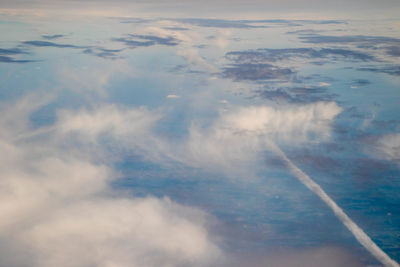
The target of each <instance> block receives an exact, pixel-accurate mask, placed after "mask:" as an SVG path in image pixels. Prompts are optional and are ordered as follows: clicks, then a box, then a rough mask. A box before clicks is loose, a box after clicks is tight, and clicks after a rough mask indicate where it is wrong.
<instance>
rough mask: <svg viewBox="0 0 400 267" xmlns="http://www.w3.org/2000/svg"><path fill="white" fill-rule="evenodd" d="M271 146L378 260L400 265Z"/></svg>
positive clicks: (385, 264) (396, 265)
mask: <svg viewBox="0 0 400 267" xmlns="http://www.w3.org/2000/svg"><path fill="white" fill-rule="evenodd" d="M270 145H271V148H272V149H273V151H274V152H275V153H277V154H278V155H279V156H280V157H281V159H282V160H283V161H284V162H285V163H286V165H287V166H288V167H289V169H290V171H291V172H292V173H293V174H294V175H295V176H296V177H297V179H299V180H300V182H301V183H303V184H304V185H305V186H306V187H307V188H308V189H310V190H311V191H312V192H314V193H315V194H316V195H317V196H318V197H319V198H320V199H321V200H322V201H324V202H325V203H326V204H327V205H328V206H329V207H330V208H331V209H332V211H333V213H334V214H335V215H336V217H337V218H338V219H339V220H340V221H341V222H342V223H343V224H344V225H345V226H346V227H347V229H349V230H350V232H351V233H352V234H353V235H354V237H355V238H356V239H357V240H358V242H360V244H361V245H362V246H363V247H364V248H365V249H366V250H368V252H369V253H371V254H372V255H373V256H374V257H375V258H376V259H377V260H378V261H380V262H381V263H382V264H383V265H384V266H387V267H400V265H399V264H398V263H397V262H396V261H394V260H392V259H391V258H390V257H389V256H388V255H387V254H386V253H385V252H384V251H383V250H382V249H380V248H379V247H378V246H377V245H376V244H375V243H374V241H372V240H371V238H370V237H369V236H368V235H367V234H366V233H365V232H364V231H363V230H362V229H361V228H360V227H359V226H358V225H357V224H356V223H355V222H354V221H353V220H352V219H350V218H349V216H347V215H346V213H344V211H343V210H342V209H341V208H340V207H339V206H338V205H337V204H336V203H335V202H334V201H333V200H332V199H331V198H330V197H329V196H328V195H327V194H326V193H325V191H324V190H323V189H322V188H321V187H320V186H319V185H318V184H317V183H315V182H314V181H313V180H312V179H311V178H310V177H309V176H308V175H307V174H305V173H304V172H303V171H302V170H300V169H299V168H298V167H297V166H296V165H294V164H293V162H292V161H291V160H290V159H289V158H288V157H287V156H286V154H285V153H284V152H283V151H282V150H281V149H280V148H279V147H278V146H277V145H275V144H273V143H272V142H271V143H270Z"/></svg>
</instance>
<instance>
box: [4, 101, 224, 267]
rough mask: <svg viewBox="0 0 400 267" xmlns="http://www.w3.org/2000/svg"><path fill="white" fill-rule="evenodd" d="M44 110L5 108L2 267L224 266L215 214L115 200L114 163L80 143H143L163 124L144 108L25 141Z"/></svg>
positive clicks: (67, 115)
mask: <svg viewBox="0 0 400 267" xmlns="http://www.w3.org/2000/svg"><path fill="white" fill-rule="evenodd" d="M24 104H25V105H24ZM38 106H40V105H39V104H32V102H30V101H29V99H28V100H27V99H25V100H22V101H20V102H19V103H17V104H16V105H15V107H11V106H10V107H3V108H2V109H1V111H2V114H3V116H2V120H1V121H0V126H1V127H0V129H1V131H0V148H1V151H2V153H1V154H0V160H1V163H2V164H0V173H1V175H2V178H1V180H0V215H1V218H2V219H1V220H0V244H1V245H0V266H33V267H35V266H40V267H50V266H51V267H52V266H60V267H64V266H65V267H75V266H76V267H81V266H82V267H84V266H104V267H111V266H118V267H125V266H126V267H128V266H129V267H131V266H182V265H185V266H187V265H190V266H208V265H212V264H211V262H215V260H216V259H218V258H219V256H220V255H221V254H220V253H221V252H220V249H219V248H218V247H217V245H216V244H215V243H214V242H213V241H212V240H211V238H210V236H209V234H208V231H207V228H206V227H205V224H206V222H207V216H208V215H207V214H205V213H204V212H202V211H200V210H198V209H195V208H191V207H184V206H182V205H179V204H177V203H174V202H173V201H171V200H169V199H168V198H163V199H158V198H154V197H145V198H133V197H127V196H123V195H122V196H121V195H117V194H116V192H115V191H114V190H113V189H112V188H111V187H110V185H109V183H110V181H112V180H114V179H117V177H118V176H117V174H116V173H115V171H114V170H113V168H112V167H111V166H112V164H107V162H96V161H95V159H96V158H97V155H93V153H92V154H91V153H90V150H88V151H85V150H86V148H85V147H81V143H82V142H81V140H80V139H79V138H85V139H86V140H91V141H93V140H95V139H96V138H99V137H100V135H101V134H103V133H105V134H110V135H113V136H114V137H120V136H122V137H123V138H124V140H128V136H132V138H135V137H140V136H142V135H143V134H144V132H146V131H148V128H149V127H150V126H151V124H152V120H155V119H156V118H153V117H151V116H150V115H149V112H148V111H147V110H146V109H132V110H128V109H123V108H122V109H118V108H117V107H115V106H105V107H101V108H99V109H98V110H96V111H87V110H81V111H75V112H72V111H70V112H67V111H63V112H61V113H60V115H59V121H58V122H57V123H56V124H55V126H54V127H53V129H52V130H50V131H46V132H39V133H40V134H38V135H32V134H26V133H24V132H31V131H32V129H31V128H30V126H29V123H28V117H29V115H30V113H31V112H32V111H33V110H34V109H35V107H38ZM13 116H15V117H14V118H15V119H17V120H16V121H15V123H11V122H12V117H13ZM147 120H150V121H147ZM126 123H128V124H126ZM13 133H14V134H13ZM15 135H18V136H22V137H23V138H17V139H16V138H15ZM77 137H79V138H78V139H77ZM140 138H141V137H140ZM141 140H143V139H141ZM99 151H101V150H96V151H95V152H96V153H98V152H99ZM111 163H112V162H111ZM119 194H120V193H119Z"/></svg>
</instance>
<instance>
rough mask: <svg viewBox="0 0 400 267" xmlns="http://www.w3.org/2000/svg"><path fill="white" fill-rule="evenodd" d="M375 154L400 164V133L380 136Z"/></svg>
mask: <svg viewBox="0 0 400 267" xmlns="http://www.w3.org/2000/svg"><path fill="white" fill-rule="evenodd" d="M375 149H376V151H375V156H376V157H378V158H383V159H386V160H391V161H394V162H397V163H399V164H400V133H397V134H387V135H384V136H382V137H380V138H379V139H378V141H377V143H376V147H375Z"/></svg>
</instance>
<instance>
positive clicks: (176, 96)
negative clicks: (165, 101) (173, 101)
mask: <svg viewBox="0 0 400 267" xmlns="http://www.w3.org/2000/svg"><path fill="white" fill-rule="evenodd" d="M167 98H180V96H179V95H167Z"/></svg>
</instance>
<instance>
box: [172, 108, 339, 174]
mask: <svg viewBox="0 0 400 267" xmlns="http://www.w3.org/2000/svg"><path fill="white" fill-rule="evenodd" d="M340 112H341V108H340V107H338V106H337V105H336V103H334V102H319V103H313V104H308V105H301V106H300V105H288V106H281V107H279V108H274V107H269V106H250V107H239V108H237V107H233V108H232V109H230V110H228V111H224V112H221V113H220V116H219V117H218V118H217V119H216V120H215V121H214V123H213V124H212V125H211V126H210V127H206V128H204V127H200V126H198V125H196V124H193V125H192V127H191V128H190V134H189V138H188V140H187V142H186V143H185V144H184V145H183V146H184V147H183V148H181V149H176V151H183V154H181V155H177V158H178V159H181V160H182V161H183V162H185V163H187V164H189V165H195V166H197V167H200V166H202V167H206V168H210V167H215V168H216V169H220V170H221V169H222V170H233V172H236V173H237V172H239V170H243V171H244V172H245V173H246V172H248V171H249V167H250V168H252V167H254V164H255V163H258V162H259V159H260V158H262V157H260V155H259V153H260V152H262V151H265V150H270V142H278V143H283V144H291V145H301V144H310V143H318V142H322V141H326V140H328V139H329V138H330V132H331V124H332V122H333V120H334V118H335V117H336V116H337V115H338V114H339V113H340Z"/></svg>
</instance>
